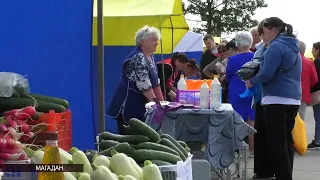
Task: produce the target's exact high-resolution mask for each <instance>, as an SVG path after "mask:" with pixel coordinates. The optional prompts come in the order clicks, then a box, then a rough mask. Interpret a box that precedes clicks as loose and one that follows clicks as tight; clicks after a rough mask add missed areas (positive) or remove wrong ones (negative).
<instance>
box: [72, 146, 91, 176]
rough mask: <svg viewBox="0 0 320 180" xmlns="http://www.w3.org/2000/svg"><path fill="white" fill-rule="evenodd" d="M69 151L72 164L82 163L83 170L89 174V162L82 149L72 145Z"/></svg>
mask: <svg viewBox="0 0 320 180" xmlns="http://www.w3.org/2000/svg"><path fill="white" fill-rule="evenodd" d="M70 153H71V154H72V161H73V163H74V164H83V172H86V173H89V174H90V173H91V172H92V167H91V165H90V162H89V160H88V158H87V156H86V155H85V154H84V152H83V151H81V150H79V149H77V148H75V147H73V148H71V149H70Z"/></svg>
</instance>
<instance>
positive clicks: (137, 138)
mask: <svg viewBox="0 0 320 180" xmlns="http://www.w3.org/2000/svg"><path fill="white" fill-rule="evenodd" d="M99 139H100V141H101V140H114V141H118V142H120V143H122V142H127V143H129V144H139V143H142V142H147V141H149V140H150V139H149V138H148V137H147V136H143V135H118V134H112V133H110V132H103V133H100V134H99Z"/></svg>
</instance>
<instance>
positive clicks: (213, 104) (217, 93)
mask: <svg viewBox="0 0 320 180" xmlns="http://www.w3.org/2000/svg"><path fill="white" fill-rule="evenodd" d="M210 90H211V91H210V108H211V109H217V108H219V107H220V106H221V102H222V95H221V94H222V92H221V91H222V88H221V84H220V82H219V80H218V77H217V76H214V79H213V81H212V82H211V85H210Z"/></svg>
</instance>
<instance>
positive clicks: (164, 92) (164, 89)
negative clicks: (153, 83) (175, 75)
mask: <svg viewBox="0 0 320 180" xmlns="http://www.w3.org/2000/svg"><path fill="white" fill-rule="evenodd" d="M160 34H161V39H160V52H161V59H162V63H161V65H162V78H163V80H165V79H166V77H165V75H164V62H163V47H162V43H163V41H162V28H161V26H160ZM158 73H159V72H158ZM162 86H163V95H164V97H163V98H164V100H165V101H168V100H167V92H166V82H163V83H162Z"/></svg>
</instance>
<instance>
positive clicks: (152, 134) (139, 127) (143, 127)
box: [129, 118, 160, 142]
mask: <svg viewBox="0 0 320 180" xmlns="http://www.w3.org/2000/svg"><path fill="white" fill-rule="evenodd" d="M129 125H130V127H131V128H132V129H133V131H134V132H135V133H137V134H141V135H145V136H147V137H148V138H150V140H151V141H152V142H158V141H159V140H160V135H159V134H158V133H157V131H155V130H154V129H152V128H151V127H149V126H148V125H147V124H145V123H144V122H142V121H140V120H139V119H136V118H131V119H130V120H129Z"/></svg>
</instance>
